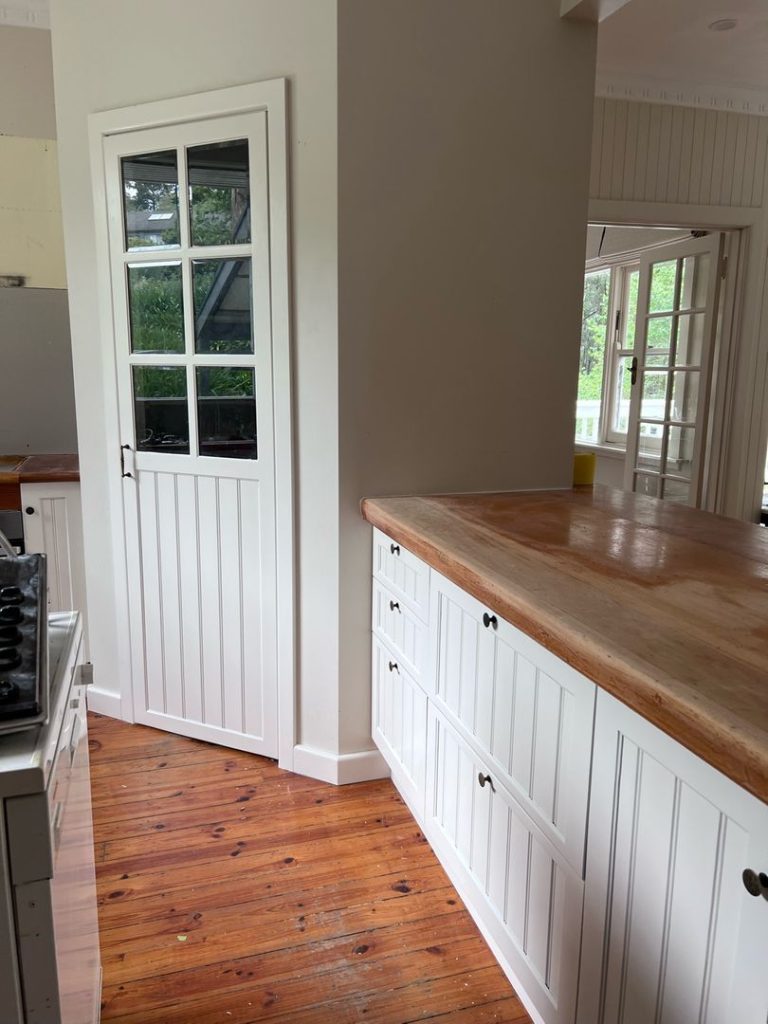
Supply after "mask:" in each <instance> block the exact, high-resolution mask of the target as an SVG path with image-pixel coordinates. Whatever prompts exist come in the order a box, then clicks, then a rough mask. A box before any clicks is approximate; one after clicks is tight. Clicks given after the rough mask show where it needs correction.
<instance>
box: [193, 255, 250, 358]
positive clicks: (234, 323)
mask: <svg viewBox="0 0 768 1024" xmlns="http://www.w3.org/2000/svg"><path fill="white" fill-rule="evenodd" d="M192 290H193V293H194V300H195V351H196V352H210V353H217V352H221V353H228V354H234V353H250V352H253V328H252V325H251V261H250V259H241V260H193V261H192Z"/></svg>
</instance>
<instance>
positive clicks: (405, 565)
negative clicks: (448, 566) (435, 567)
mask: <svg viewBox="0 0 768 1024" xmlns="http://www.w3.org/2000/svg"><path fill="white" fill-rule="evenodd" d="M429 574H430V569H429V566H428V565H426V564H425V563H424V562H422V561H421V559H420V558H417V557H416V556H415V555H412V554H411V552H410V551H408V550H407V549H406V548H404V547H403V546H402V545H401V544H398V543H397V541H394V540H392V538H391V537H388V536H387V535H386V534H385V533H382V532H381V530H376V529H374V531H373V575H374V576H375V578H376V579H378V580H380V581H381V582H382V583H384V584H386V586H387V587H389V589H390V590H392V591H393V592H394V593H395V595H396V596H397V597H398V598H399V599H400V600H401V601H404V602H405V604H407V605H408V606H409V607H410V608H412V609H413V611H415V612H416V614H417V615H418V616H419V618H420V619H421V620H422V621H423V622H426V621H427V617H428V615H429Z"/></svg>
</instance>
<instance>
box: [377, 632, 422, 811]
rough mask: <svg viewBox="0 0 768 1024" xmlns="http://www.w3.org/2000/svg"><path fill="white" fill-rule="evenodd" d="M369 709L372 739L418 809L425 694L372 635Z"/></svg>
mask: <svg viewBox="0 0 768 1024" xmlns="http://www.w3.org/2000/svg"><path fill="white" fill-rule="evenodd" d="M372 713H373V738H374V741H375V742H376V745H377V746H378V748H379V749H380V750H381V752H382V754H383V755H384V757H385V759H386V761H387V764H388V765H389V767H390V768H391V769H392V773H393V775H394V776H395V781H396V782H397V784H398V788H400V789H401V790H404V791H405V792H404V795H405V796H406V797H407V798H408V800H409V802H410V803H411V805H412V807H413V808H414V810H417V811H418V812H419V813H420V812H421V810H422V808H423V804H424V790H425V787H426V751H427V698H426V696H425V694H424V693H423V691H422V690H421V688H420V687H419V686H418V684H417V683H416V682H415V681H414V680H413V679H412V678H411V677H410V676H409V675H408V673H407V672H406V671H405V670H404V669H403V668H402V666H401V665H399V664H398V662H397V661H396V659H395V658H394V656H393V655H392V654H391V653H390V652H389V651H388V650H387V648H386V647H385V646H384V645H383V644H382V643H381V642H380V641H379V640H377V639H376V637H374V638H373V701H372Z"/></svg>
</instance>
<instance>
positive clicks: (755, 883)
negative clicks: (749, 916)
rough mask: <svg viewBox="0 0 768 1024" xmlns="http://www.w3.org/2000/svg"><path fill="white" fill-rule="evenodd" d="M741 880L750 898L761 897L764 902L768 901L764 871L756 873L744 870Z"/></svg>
mask: <svg viewBox="0 0 768 1024" xmlns="http://www.w3.org/2000/svg"><path fill="white" fill-rule="evenodd" d="M741 880H742V882H743V883H744V888H745V889H746V890H747V892H748V893H749V895H750V896H762V897H763V899H764V900H768V874H766V873H765V871H759V872H758V871H753V870H752V868H746V869H745V870H744V871H743V872H742V874H741Z"/></svg>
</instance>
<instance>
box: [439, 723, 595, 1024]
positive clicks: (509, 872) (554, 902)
mask: <svg viewBox="0 0 768 1024" xmlns="http://www.w3.org/2000/svg"><path fill="white" fill-rule="evenodd" d="M429 729H430V747H429V755H428V785H427V807H426V815H425V824H424V829H425V833H426V835H427V837H428V839H429V840H430V842H431V843H432V845H433V846H434V847H435V849H436V851H437V853H438V856H439V857H440V861H441V863H442V864H443V866H444V867H445V869H446V871H447V872H448V874H449V875H450V877H451V879H452V881H453V882H454V884H455V885H456V887H457V889H458V891H459V893H460V895H461V897H462V899H463V900H464V901H465V902H466V903H467V906H468V908H469V910H470V913H471V914H472V916H473V917H474V919H475V921H476V922H477V924H478V926H479V927H480V930H481V931H482V933H483V935H484V936H485V938H486V939H487V940H488V941H489V943H490V945H491V948H492V949H493V951H494V953H495V954H496V955H497V957H498V958H499V962H500V963H501V965H502V967H503V968H504V970H505V972H506V973H507V975H508V976H509V978H510V980H511V982H512V984H513V985H514V986H515V988H516V989H517V991H518V993H519V994H520V995H521V996H522V997H523V999H524V1002H525V1004H526V1007H527V1008H528V1009H529V1010H535V1011H536V1013H538V1014H539V1019H540V1020H542V1021H544V1022H545V1024H573V1019H574V1014H575V1009H576V984H577V977H578V964H579V936H580V930H581V912H582V898H583V889H584V883H583V881H582V880H581V878H580V877H579V875H578V874H577V873H576V872H575V871H574V870H573V868H572V867H571V866H570V865H569V864H568V863H567V862H566V861H565V859H564V858H563V857H562V855H561V854H560V853H559V852H558V851H557V850H556V849H555V847H554V846H553V844H552V843H551V842H550V841H549V840H548V839H547V837H546V836H545V835H544V833H543V832H542V831H541V829H539V828H538V827H537V825H536V824H535V822H534V821H533V820H532V819H531V818H530V817H528V815H527V814H526V813H525V812H524V811H523V809H522V808H521V807H520V805H519V804H518V803H517V802H516V801H515V800H513V799H511V798H510V797H509V796H508V795H507V794H506V792H505V791H504V789H503V788H502V787H501V786H500V785H498V780H497V779H496V778H495V777H494V776H493V775H492V773H491V772H490V771H489V769H488V766H487V765H486V764H485V763H484V762H483V761H482V759H480V758H479V757H477V755H476V754H475V752H474V751H473V750H472V749H471V748H470V747H469V746H468V744H466V743H465V742H464V741H463V740H462V738H461V736H460V735H459V733H458V732H456V730H455V729H453V727H452V726H451V725H450V724H449V723H448V722H447V720H446V719H445V718H444V717H443V716H442V715H440V714H439V713H438V712H437V711H435V710H434V708H433V707H432V706H431V704H430V711H429Z"/></svg>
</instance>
